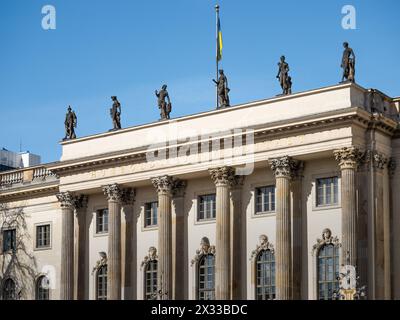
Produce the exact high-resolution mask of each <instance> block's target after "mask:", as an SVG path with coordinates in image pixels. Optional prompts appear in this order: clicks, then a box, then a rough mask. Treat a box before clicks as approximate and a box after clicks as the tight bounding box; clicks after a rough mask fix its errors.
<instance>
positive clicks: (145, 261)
mask: <svg viewBox="0 0 400 320" xmlns="http://www.w3.org/2000/svg"><path fill="white" fill-rule="evenodd" d="M155 260H158V255H157V249H156V247H150V248H149V253H148V255H147V256H145V257H144V258H143V261H142V263H141V264H140V269H143V267H144V266H145V265H147V264H148V263H149V262H150V261H155Z"/></svg>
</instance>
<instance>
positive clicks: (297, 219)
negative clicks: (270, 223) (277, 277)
mask: <svg viewBox="0 0 400 320" xmlns="http://www.w3.org/2000/svg"><path fill="white" fill-rule="evenodd" d="M303 167H304V163H303V162H299V169H298V170H297V171H296V173H295V175H294V177H293V178H292V182H291V190H292V202H293V204H292V210H293V211H292V233H293V234H292V252H293V254H292V276H293V280H292V281H293V292H292V298H293V299H294V300H299V299H301V279H302V242H303V234H302V225H303V202H302V199H303V196H302V180H303Z"/></svg>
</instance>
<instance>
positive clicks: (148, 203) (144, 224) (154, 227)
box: [143, 200, 158, 230]
mask: <svg viewBox="0 0 400 320" xmlns="http://www.w3.org/2000/svg"><path fill="white" fill-rule="evenodd" d="M155 203H156V204H157V205H156V208H157V212H156V214H155V215H154V207H153V205H154V204H155ZM148 205H150V206H151V207H150V223H151V224H146V223H147V216H146V214H147V212H148V208H147V206H148ZM154 220H157V221H156V223H155V224H154ZM156 228H158V201H157V200H155V201H146V202H144V203H143V229H145V230H151V229H156Z"/></svg>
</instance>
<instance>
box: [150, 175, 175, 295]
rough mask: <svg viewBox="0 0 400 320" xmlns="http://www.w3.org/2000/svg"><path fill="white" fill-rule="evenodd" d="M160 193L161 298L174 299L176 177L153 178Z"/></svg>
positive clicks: (158, 279)
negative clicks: (173, 215)
mask: <svg viewBox="0 0 400 320" xmlns="http://www.w3.org/2000/svg"><path fill="white" fill-rule="evenodd" d="M152 183H153V185H154V187H155V188H156V190H157V194H158V216H157V223H158V257H159V258H158V264H157V265H158V272H157V284H158V289H159V292H160V295H159V297H158V298H159V299H160V300H170V299H172V217H171V201H172V190H173V187H174V179H173V178H172V177H170V176H161V177H156V178H153V179H152Z"/></svg>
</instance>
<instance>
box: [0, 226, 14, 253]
mask: <svg viewBox="0 0 400 320" xmlns="http://www.w3.org/2000/svg"><path fill="white" fill-rule="evenodd" d="M16 249H17V240H16V230H15V229H10V230H4V231H3V252H7V251H10V250H13V251H15V250H16Z"/></svg>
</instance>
